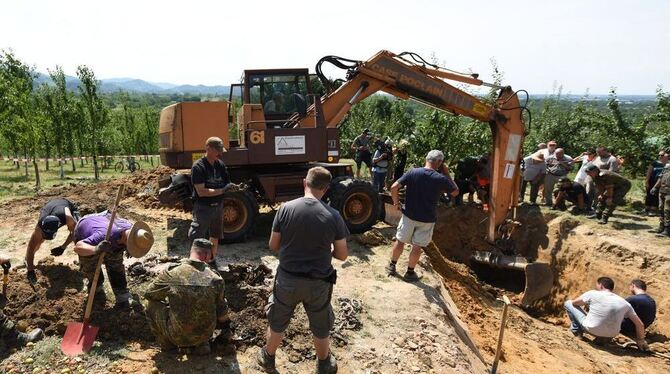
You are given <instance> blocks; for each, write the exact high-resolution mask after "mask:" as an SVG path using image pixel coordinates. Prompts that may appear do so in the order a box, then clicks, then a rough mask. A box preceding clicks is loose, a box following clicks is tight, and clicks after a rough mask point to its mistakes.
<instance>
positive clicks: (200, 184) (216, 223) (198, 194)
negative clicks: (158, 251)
mask: <svg viewBox="0 0 670 374" xmlns="http://www.w3.org/2000/svg"><path fill="white" fill-rule="evenodd" d="M224 152H226V149H225V148H224V147H223V141H222V140H221V139H220V138H217V137H211V138H209V139H207V142H206V143H205V157H203V158H201V159H199V160H197V161H196V162H195V163H194V164H193V167H192V168H191V183H192V184H193V201H194V204H193V222H191V228H190V229H189V232H188V237H189V239H191V240H195V239H207V235H209V241H211V242H212V245H213V247H212V255H213V256H212V258H213V260H212V262H211V263H210V265H213V266H214V267H216V253H217V249H218V244H219V238H222V237H223V217H222V215H223V194H224V192H226V191H227V190H228V189H230V187H231V186H232V184H231V183H230V177H229V176H228V170H227V169H226V165H225V164H224V163H223V161H222V160H221V158H220V157H221V156H222V155H223V153H224Z"/></svg>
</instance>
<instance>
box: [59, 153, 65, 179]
mask: <svg viewBox="0 0 670 374" xmlns="http://www.w3.org/2000/svg"><path fill="white" fill-rule="evenodd" d="M58 168H59V169H60V179H65V170H63V158H62V157H61V158H59V159H58Z"/></svg>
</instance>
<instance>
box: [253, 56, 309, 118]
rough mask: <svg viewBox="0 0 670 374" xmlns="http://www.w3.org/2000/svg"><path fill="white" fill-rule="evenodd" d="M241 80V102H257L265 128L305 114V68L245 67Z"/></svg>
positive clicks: (307, 75) (306, 71)
mask: <svg viewBox="0 0 670 374" xmlns="http://www.w3.org/2000/svg"><path fill="white" fill-rule="evenodd" d="M243 82H244V86H243V87H244V88H243V103H244V104H256V105H260V106H261V108H262V111H263V115H264V117H265V122H266V124H267V127H273V128H274V127H283V126H284V124H285V123H286V122H287V121H288V120H289V118H291V117H293V116H294V115H295V114H296V113H298V115H299V116H300V117H304V116H305V115H306V113H307V99H306V98H307V97H308V96H309V95H310V94H311V85H310V80H309V71H308V69H272V70H245V71H244V79H243Z"/></svg>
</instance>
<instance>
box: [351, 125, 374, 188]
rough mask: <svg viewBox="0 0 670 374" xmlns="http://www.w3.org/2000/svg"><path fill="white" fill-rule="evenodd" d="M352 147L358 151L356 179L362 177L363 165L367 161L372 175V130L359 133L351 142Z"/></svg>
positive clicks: (366, 164)
mask: <svg viewBox="0 0 670 374" xmlns="http://www.w3.org/2000/svg"><path fill="white" fill-rule="evenodd" d="M351 149H352V150H353V151H354V152H355V153H356V155H355V157H354V161H356V179H360V177H361V166H362V165H363V163H365V166H367V167H368V170H369V171H370V175H372V153H371V152H370V130H369V129H365V130H363V133H362V134H361V135H358V136H357V137H356V139H354V142H353V143H352V144H351Z"/></svg>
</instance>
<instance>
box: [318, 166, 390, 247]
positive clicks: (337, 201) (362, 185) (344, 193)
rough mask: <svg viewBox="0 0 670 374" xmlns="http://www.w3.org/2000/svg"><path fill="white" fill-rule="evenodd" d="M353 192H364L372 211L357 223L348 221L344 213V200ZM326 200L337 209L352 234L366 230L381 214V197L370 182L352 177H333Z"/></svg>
mask: <svg viewBox="0 0 670 374" xmlns="http://www.w3.org/2000/svg"><path fill="white" fill-rule="evenodd" d="M353 193H364V194H366V195H368V196H369V197H370V200H371V201H372V211H371V213H370V216H369V217H368V218H367V219H366V220H365V221H364V222H361V223H359V224H354V223H351V222H348V221H347V219H346V218H345V215H344V211H343V209H344V202H345V201H346V200H347V198H348V197H349V196H350V195H351V194H353ZM328 202H329V204H330V206H331V207H333V208H335V209H337V211H338V212H340V214H341V215H342V218H344V222H345V223H346V224H347V227H348V228H349V232H350V233H352V234H360V233H363V232H366V231H368V230H370V229H371V228H372V226H374V224H375V223H377V220H378V219H379V217H380V215H381V199H380V198H379V194H378V193H377V191H376V190H375V189H374V187H373V186H372V184H371V183H370V182H366V181H362V180H360V179H354V178H353V177H339V178H335V179H333V181H332V182H331V183H330V192H329V193H328Z"/></svg>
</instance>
